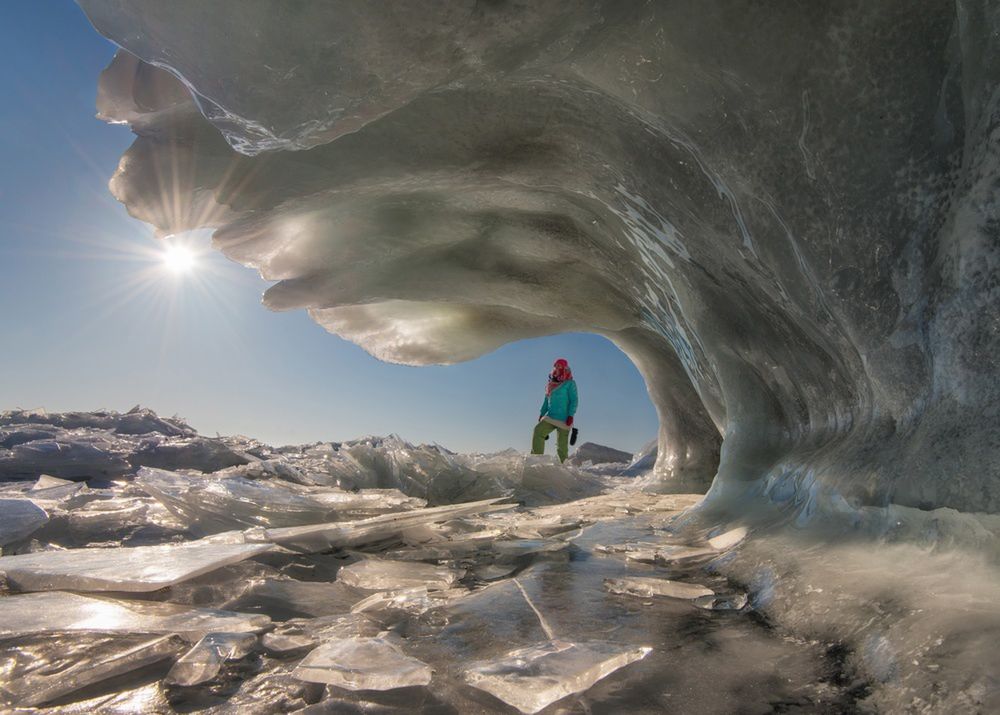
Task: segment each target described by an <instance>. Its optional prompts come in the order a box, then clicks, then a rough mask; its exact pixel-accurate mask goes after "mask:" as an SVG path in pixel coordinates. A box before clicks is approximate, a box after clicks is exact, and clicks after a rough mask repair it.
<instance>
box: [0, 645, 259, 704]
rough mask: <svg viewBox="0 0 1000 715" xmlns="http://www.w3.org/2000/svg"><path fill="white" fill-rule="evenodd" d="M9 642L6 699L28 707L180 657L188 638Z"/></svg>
mask: <svg viewBox="0 0 1000 715" xmlns="http://www.w3.org/2000/svg"><path fill="white" fill-rule="evenodd" d="M251 638H252V636H251ZM8 643H10V645H7V644H2V645H0V660H2V661H3V662H4V663H5V667H4V669H3V672H2V674H0V702H2V703H4V704H5V705H10V706H13V707H24V708H27V707H37V706H39V705H43V704H44V703H47V702H49V701H51V700H55V699H57V698H60V697H62V696H64V695H67V694H69V693H73V692H76V691H78V690H81V689H83V688H86V687H87V686H90V685H94V684H97V683H101V682H103V681H106V680H110V679H112V678H116V677H118V676H120V675H124V674H126V673H130V672H132V671H135V670H138V669H140V668H143V667H145V666H147V665H150V664H152V663H156V662H158V661H162V660H166V659H168V658H173V657H176V655H177V654H178V653H180V652H181V651H182V650H183V648H184V641H183V640H181V639H180V638H179V637H177V636H175V635H165V636H155V637H150V636H122V635H111V636H109V635H104V634H94V635H92V636H89V637H86V636H82V637H81V638H80V639H79V640H75V641H73V642H69V643H67V642H61V643H59V644H58V645H55V644H51V639H50V643H49V644H46V643H45V642H44V641H33V640H31V639H21V640H19V641H18V642H16V643H14V642H8ZM57 651H58V652H57Z"/></svg>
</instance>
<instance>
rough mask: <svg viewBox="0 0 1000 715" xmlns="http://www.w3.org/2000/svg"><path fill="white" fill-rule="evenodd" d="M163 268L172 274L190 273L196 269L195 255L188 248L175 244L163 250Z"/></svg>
mask: <svg viewBox="0 0 1000 715" xmlns="http://www.w3.org/2000/svg"><path fill="white" fill-rule="evenodd" d="M162 259H163V266H164V267H165V268H166V269H167V270H168V271H170V272H171V273H176V274H184V273H190V272H191V271H192V270H194V268H195V263H196V262H195V255H194V251H192V250H191V249H190V248H188V247H187V246H182V245H178V244H174V245H171V246H167V247H166V248H164V249H163V255H162Z"/></svg>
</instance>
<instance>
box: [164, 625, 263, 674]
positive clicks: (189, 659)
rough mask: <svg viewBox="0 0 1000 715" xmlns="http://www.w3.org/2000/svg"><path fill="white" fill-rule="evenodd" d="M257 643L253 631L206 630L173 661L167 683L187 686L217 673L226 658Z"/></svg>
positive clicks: (241, 654) (243, 652)
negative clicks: (210, 631)
mask: <svg viewBox="0 0 1000 715" xmlns="http://www.w3.org/2000/svg"><path fill="white" fill-rule="evenodd" d="M256 642H257V636H256V635H254V634H252V633H209V634H208V635H206V636H205V637H204V638H202V639H201V640H200V641H198V642H197V643H195V645H194V646H193V647H192V648H191V650H189V651H188V652H187V653H185V654H184V655H183V656H181V657H180V659H178V661H177V662H176V663H174V665H173V667H172V668H171V669H170V672H168V673H167V675H166V678H165V680H166V682H167V683H170V684H173V685H182V686H186V687H190V686H192V685H198V684H199V683H205V682H207V681H209V680H211V679H212V678H214V677H215V676H217V675H218V674H219V671H220V670H222V666H223V665H225V664H226V661H228V660H238V659H240V658H243V657H246V655H247V654H249V653H250V651H251V650H252V649H253V647H254V644H255V643H256Z"/></svg>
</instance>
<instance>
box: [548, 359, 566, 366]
mask: <svg viewBox="0 0 1000 715" xmlns="http://www.w3.org/2000/svg"><path fill="white" fill-rule="evenodd" d="M552 367H569V363H568V362H567V361H566V359H565V358H559V359H558V360H556V361H555V362H554V363H552Z"/></svg>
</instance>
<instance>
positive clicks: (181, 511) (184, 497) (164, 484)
mask: <svg viewBox="0 0 1000 715" xmlns="http://www.w3.org/2000/svg"><path fill="white" fill-rule="evenodd" d="M135 483H136V484H137V485H138V486H139V487H141V488H142V489H143V490H145V491H146V492H147V493H149V494H150V495H151V496H153V497H154V498H156V499H157V500H159V501H160V502H161V503H162V504H163V505H164V506H166V507H167V508H168V509H170V510H171V511H172V512H173V513H174V514H176V515H177V516H178V517H180V518H181V519H182V520H183V521H184V522H185V523H187V524H189V525H191V527H192V528H193V529H195V530H196V531H197V532H198V533H212V532H215V531H224V530H226V529H236V528H246V527H253V526H261V527H287V526H299V525H303V524H317V523H320V522H328V521H342V520H345V519H352V518H357V517H359V516H361V517H370V516H373V515H378V514H384V513H387V512H395V511H400V510H403V509H415V508H419V507H422V506H424V504H425V503H426V502H424V500H422V499H414V498H411V497H407V496H405V495H404V494H402V493H401V492H398V491H395V490H387V489H386V490H383V489H380V490H374V491H372V492H370V493H367V492H361V493H353V492H346V491H343V490H340V489H333V488H320V487H304V486H300V485H297V484H291V483H288V482H280V481H276V480H256V479H248V478H246V477H242V476H228V477H225V478H219V477H217V476H210V477H192V476H188V475H185V474H177V473H175V472H169V471H166V470H163V469H149V468H145V467H144V468H142V469H140V470H139V474H138V476H137V477H136V479H135Z"/></svg>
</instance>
